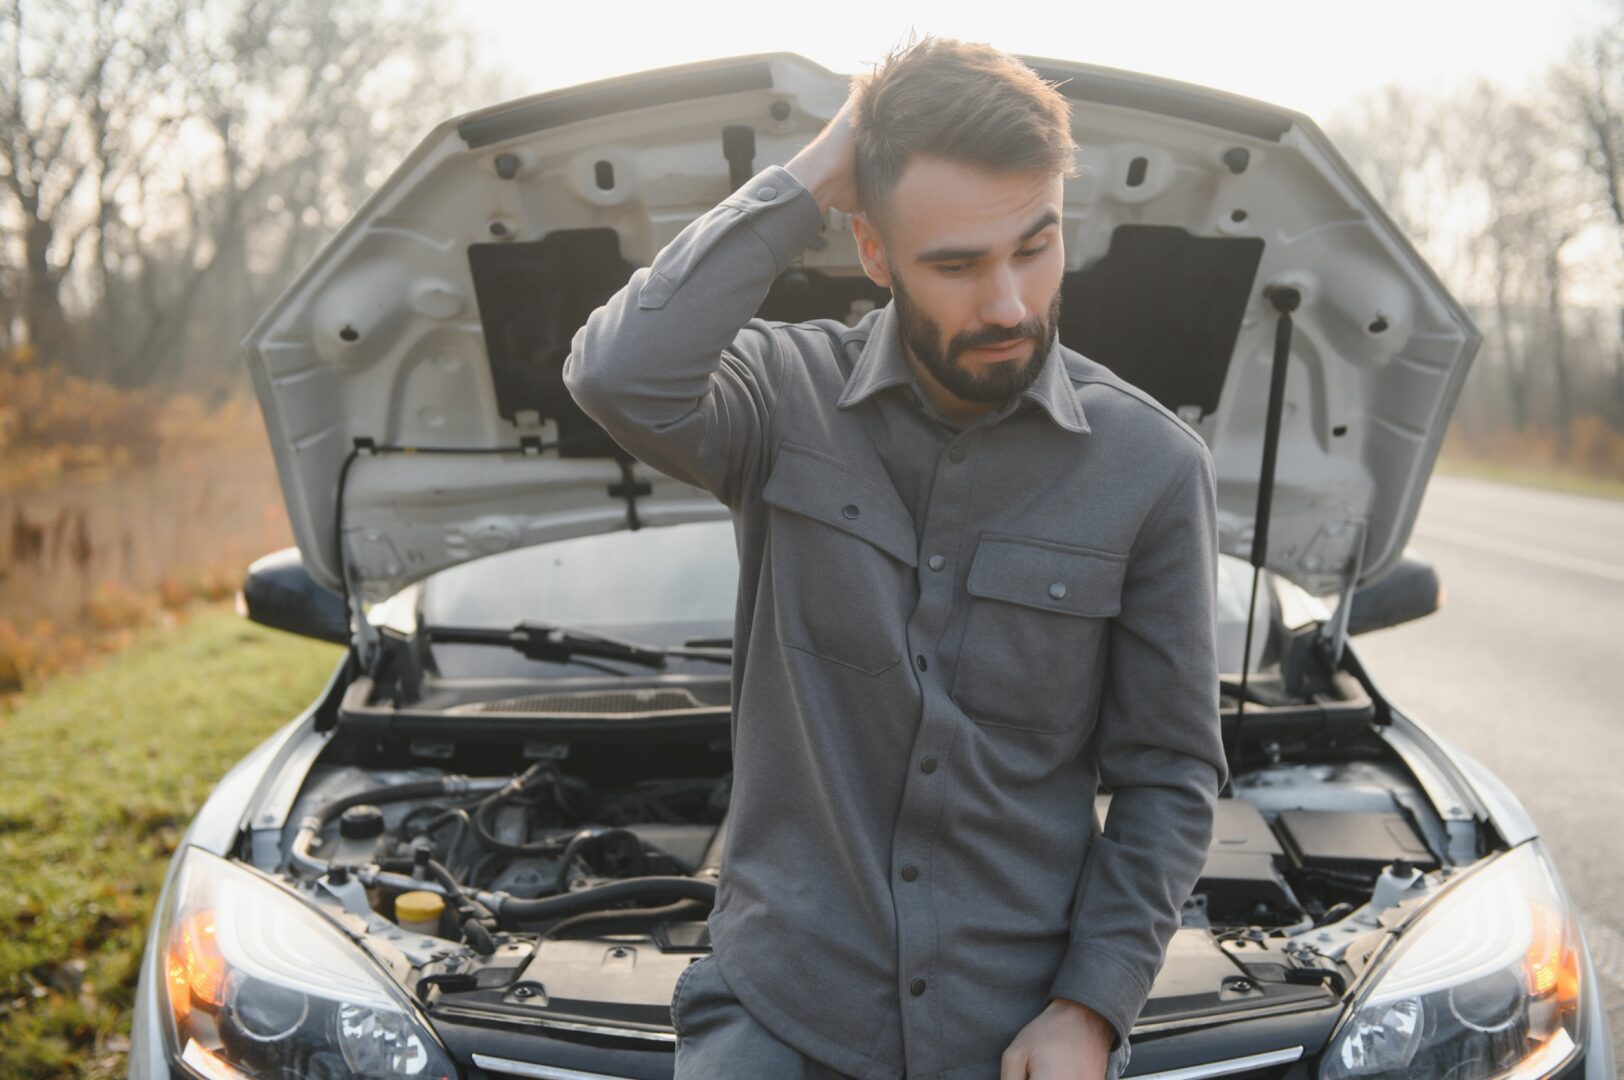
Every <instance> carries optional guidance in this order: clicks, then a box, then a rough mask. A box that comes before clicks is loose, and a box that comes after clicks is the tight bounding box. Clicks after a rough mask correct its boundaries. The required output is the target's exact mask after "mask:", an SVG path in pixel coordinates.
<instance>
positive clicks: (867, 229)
mask: <svg viewBox="0 0 1624 1080" xmlns="http://www.w3.org/2000/svg"><path fill="white" fill-rule="evenodd" d="M851 236H852V239H853V240H855V241H856V242H857V258H858V261H860V262H861V263H862V264H863V273H865V274H867V275H868V279H869V280H870V281H872V282H873V283H874V284H876V285H878V286H879V287H880V288H882V289H889V288H890V287H891V266H890V263H889V262H888V261H887V259H886V257H885V238H884V237H882V236H881V235H880V230H879V227H878V226H876V225H875V224H874V222H872V221H871V220H869V217H868V215H867V214H865V213H862V212H858V213H855V214H853V215H852V216H851Z"/></svg>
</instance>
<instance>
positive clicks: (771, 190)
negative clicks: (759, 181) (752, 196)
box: [756, 186, 778, 202]
mask: <svg viewBox="0 0 1624 1080" xmlns="http://www.w3.org/2000/svg"><path fill="white" fill-rule="evenodd" d="M756 198H758V199H760V200H761V201H762V202H772V201H773V200H774V199H776V198H778V189H777V188H775V187H770V186H769V187H764V188H757V189H756Z"/></svg>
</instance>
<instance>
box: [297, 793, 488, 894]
mask: <svg viewBox="0 0 1624 1080" xmlns="http://www.w3.org/2000/svg"><path fill="white" fill-rule="evenodd" d="M507 783H508V781H506V780H502V779H499V778H496V777H487V778H485V779H480V780H474V779H470V778H469V777H466V776H443V777H441V778H440V779H438V780H413V781H411V782H410V783H405V784H392V785H390V786H389V787H381V788H373V789H372V790H371V791H363V792H359V793H357V794H355V795H346V796H345V797H344V798H342V799H335V800H333V801H332V802H330V803H327V804H325V805H324V806H322V807H321V808H320V809H319V810H317V811H316V812H315V813H314V814H311V815H310V816H309V817H307V818H305V819H304V820H303V821H301V822H299V831H298V833H297V834H296V835H295V836H294V837H293V843H291V844H289V845H288V866H289V867H290V868H292V869H293V870H296V871H298V872H299V873H300V874H305V875H309V876H311V877H320V876H321V875H322V874H325V873H326V872H327V865H328V863H327V860H326V859H322V858H318V857H317V856H315V855H312V854H311V853H310V851H311V849H312V848H313V847H315V846H316V843H317V842H318V841H319V840H320V839H321V833H322V830H323V829H325V828H326V827H327V826H328V825H330V824H332V822H333V821H334V820H335V819H336V818H337V817H338V816H339V815H340V814H342V813H344V811H346V810H348V809H349V808H350V807H352V806H364V805H368V804H373V805H375V804H378V803H390V802H400V801H402V800H404V799H427V798H431V797H433V796H436V795H449V796H452V797H457V796H461V795H479V794H483V793H485V792H490V791H500V790H501V789H502V788H503V786H505V785H506V784H507Z"/></svg>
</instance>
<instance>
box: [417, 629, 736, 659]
mask: <svg viewBox="0 0 1624 1080" xmlns="http://www.w3.org/2000/svg"><path fill="white" fill-rule="evenodd" d="M422 633H423V634H424V635H425V636H426V637H427V638H428V639H429V640H430V641H431V642H440V643H442V644H446V645H504V646H507V647H508V648H510V649H515V650H517V651H518V652H520V653H522V654H524V656H525V657H526V658H527V659H530V660H551V661H555V662H564V661H568V660H570V659H572V658H574V657H577V656H596V657H600V658H602V659H605V660H623V661H625V662H626V663H629V664H641V665H642V666H644V667H651V668H661V667H665V662H666V660H667V659H668V658H672V657H675V658H679V659H683V660H710V661H713V662H715V663H721V664H731V663H732V662H733V650H732V649H725V648H688V647H684V646H669V647H667V646H660V645H643V644H639V643H638V642H635V641H627V640H625V639H624V638H617V637H611V636H609V635H608V634H600V633H597V632H596V631H592V630H579V629H571V628H569V627H565V626H549V625H548V624H546V623H533V622H522V623H519V624H518V625H517V626H515V627H513V628H512V629H509V630H500V629H496V628H494V627H483V626H425V627H423V628H422Z"/></svg>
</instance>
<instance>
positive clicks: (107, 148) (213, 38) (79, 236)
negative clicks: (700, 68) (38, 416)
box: [0, 0, 495, 385]
mask: <svg viewBox="0 0 1624 1080" xmlns="http://www.w3.org/2000/svg"><path fill="white" fill-rule="evenodd" d="M0 3H3V4H5V6H4V7H3V8H0V51H3V54H4V56H3V63H0V111H3V112H4V114H5V115H6V117H7V128H8V132H7V134H6V135H5V136H3V137H0V174H3V175H0V182H3V183H4V189H3V190H4V192H5V193H6V194H7V195H9V200H0V225H4V224H5V223H6V222H7V219H8V218H10V219H14V220H15V221H16V223H17V226H18V227H17V228H16V229H15V230H13V229H9V228H8V229H5V230H4V231H3V232H0V260H3V259H5V258H7V257H11V258H13V259H14V261H15V263H16V265H17V267H18V277H19V279H20V281H19V286H20V287H19V292H20V293H21V295H20V297H19V299H18V305H19V313H20V316H21V322H22V324H23V325H24V326H25V327H26V330H27V334H28V337H29V338H30V339H31V340H32V341H34V342H35V343H36V344H38V345H39V346H41V348H42V350H43V351H44V352H45V353H46V354H47V355H48V356H50V357H52V358H55V359H57V360H59V361H61V362H65V363H70V364H71V365H72V366H74V367H75V368H76V369H78V370H81V371H85V372H87V373H92V374H98V375H102V376H105V377H108V378H111V379H113V380H115V381H117V382H119V383H121V384H125V385H144V384H147V383H150V382H152V381H153V380H155V379H158V378H162V377H164V376H166V375H167V376H169V377H177V376H178V375H179V374H180V373H181V371H182V370H183V369H184V368H185V366H186V363H187V362H188V359H189V358H198V357H208V358H210V362H211V363H212V365H213V366H214V367H215V368H216V369H218V368H219V365H220V359H221V358H225V357H231V356H233V355H234V353H235V349H234V346H235V340H236V338H237V337H238V336H239V335H240V334H241V332H242V330H243V329H245V327H246V325H247V323H248V322H249V321H250V320H251V318H252V317H253V314H254V312H255V311H256V310H257V308H258V306H259V305H260V304H262V303H263V301H264V299H265V298H266V295H267V294H268V293H269V292H270V291H272V290H274V289H276V288H279V287H280V285H281V283H282V281H284V280H285V279H286V277H287V276H288V275H289V274H290V273H291V272H292V271H293V269H295V268H296V267H297V265H298V264H299V262H300V261H301V260H302V259H304V258H308V256H309V254H310V253H311V251H312V250H313V247H314V246H315V243H316V242H317V241H318V240H319V239H320V238H322V237H325V236H326V235H327V234H328V233H330V231H331V230H332V229H333V228H334V227H335V226H336V225H337V224H338V223H339V222H340V221H342V220H343V218H344V217H345V216H347V214H348V213H349V212H350V211H351V210H352V209H353V208H354V206H355V205H357V204H358V202H359V200H360V198H361V197H363V195H364V194H365V192H366V191H367V190H368V188H369V187H370V186H371V185H372V183H375V182H376V180H377V178H378V177H379V176H381V175H382V174H383V172H385V171H386V169H387V167H388V166H391V165H393V164H394V162H395V161H396V160H398V158H399V157H400V155H401V154H402V153H403V152H404V151H405V150H406V149H407V148H408V147H409V146H410V144H411V142H412V141H413V140H414V139H415V138H416V137H417V136H418V135H419V134H420V133H421V132H422V131H423V130H424V129H426V128H427V127H428V126H429V125H430V124H431V123H432V122H434V121H435V120H438V119H440V118H442V117H443V116H444V115H446V114H448V113H450V112H453V111H457V110H459V109H462V108H468V107H472V106H474V105H477V104H483V103H484V102H485V101H486V100H488V98H487V97H486V96H485V95H489V94H494V93H495V91H494V89H493V83H494V80H493V79H492V78H490V77H481V75H480V72H479V69H478V68H477V65H475V64H474V62H473V58H472V53H471V48H470V46H469V43H468V40H467V38H466V37H465V36H464V35H462V34H460V33H458V32H457V30H456V28H455V27H453V26H452V25H451V24H450V20H449V16H448V9H447V8H446V6H445V3H444V0H374V2H365V0H283V2H280V3H276V4H266V3H262V2H259V0H193V2H185V0H51V2H49V3H44V2H39V0H0ZM7 235H11V236H14V237H16V238H18V239H15V240H13V241H12V243H13V245H14V247H15V249H16V250H15V251H14V252H13V251H9V250H4V245H5V237H6V236H7ZM76 261H77V265H76ZM75 297H76V298H77V300H78V304H77V307H75V306H74V305H73V304H72V302H71V301H72V300H73V299H74V298H75Z"/></svg>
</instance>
